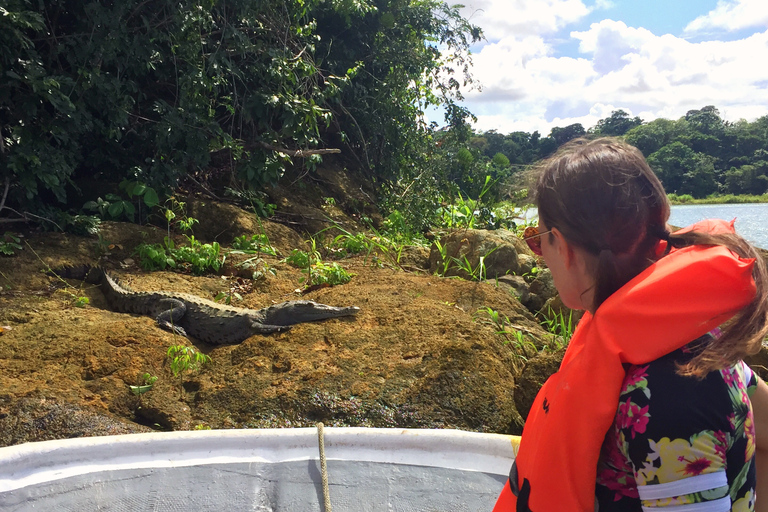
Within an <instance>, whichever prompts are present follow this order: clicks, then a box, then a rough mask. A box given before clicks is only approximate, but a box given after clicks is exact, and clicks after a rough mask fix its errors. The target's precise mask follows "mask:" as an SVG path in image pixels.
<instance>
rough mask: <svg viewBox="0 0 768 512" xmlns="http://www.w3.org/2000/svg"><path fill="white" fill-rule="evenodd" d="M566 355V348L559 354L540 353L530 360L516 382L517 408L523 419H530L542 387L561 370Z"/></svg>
mask: <svg viewBox="0 0 768 512" xmlns="http://www.w3.org/2000/svg"><path fill="white" fill-rule="evenodd" d="M564 355H565V348H562V349H560V350H558V351H557V352H546V351H544V352H539V354H538V355H536V356H535V357H533V358H531V359H529V360H528V363H527V364H526V365H525V367H524V368H523V371H522V372H521V373H520V376H519V377H517V379H516V380H515V384H516V386H515V407H516V408H517V412H518V413H519V414H520V416H522V417H523V419H525V418H527V417H528V413H529V412H530V410H531V405H533V401H534V400H535V399H536V394H537V393H538V392H539V390H540V389H541V386H543V385H544V382H546V380H547V379H548V378H549V376H550V375H552V374H553V373H555V372H557V370H558V369H559V368H560V362H561V361H562V360H563V356H564Z"/></svg>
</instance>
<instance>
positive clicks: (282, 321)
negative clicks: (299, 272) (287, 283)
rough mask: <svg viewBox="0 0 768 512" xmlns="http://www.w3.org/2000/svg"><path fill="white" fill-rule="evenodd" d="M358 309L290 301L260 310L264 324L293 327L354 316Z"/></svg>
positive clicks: (307, 301)
mask: <svg viewBox="0 0 768 512" xmlns="http://www.w3.org/2000/svg"><path fill="white" fill-rule="evenodd" d="M359 311H360V308H358V307H356V306H348V307H337V306H328V305H326V304H320V303H318V302H314V301H311V300H292V301H288V302H283V303H281V304H275V305H274V306H270V307H268V308H265V309H262V310H260V313H263V314H264V320H262V321H263V322H264V323H265V324H271V325H294V324H298V323H303V322H313V321H315V320H325V319H327V318H337V317H341V316H351V315H356V314H357V313H358V312H359Z"/></svg>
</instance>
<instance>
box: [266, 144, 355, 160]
mask: <svg viewBox="0 0 768 512" xmlns="http://www.w3.org/2000/svg"><path fill="white" fill-rule="evenodd" d="M257 144H258V145H259V146H261V147H263V148H265V149H269V150H271V151H277V152H279V153H285V154H286V155H288V156H290V157H293V158H306V157H308V156H311V155H327V154H330V153H341V150H340V149H338V148H330V149H287V148H278V147H277V146H273V145H271V144H267V143H266V142H257Z"/></svg>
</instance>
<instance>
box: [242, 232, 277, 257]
mask: <svg viewBox="0 0 768 512" xmlns="http://www.w3.org/2000/svg"><path fill="white" fill-rule="evenodd" d="M232 248H233V249H235V250H237V251H242V252H245V253H263V254H269V255H271V256H277V251H276V250H275V248H274V247H272V246H271V245H270V244H269V237H268V236H267V235H266V233H259V234H254V235H251V236H250V237H249V236H248V235H241V236H238V237H235V239H234V240H233V241H232Z"/></svg>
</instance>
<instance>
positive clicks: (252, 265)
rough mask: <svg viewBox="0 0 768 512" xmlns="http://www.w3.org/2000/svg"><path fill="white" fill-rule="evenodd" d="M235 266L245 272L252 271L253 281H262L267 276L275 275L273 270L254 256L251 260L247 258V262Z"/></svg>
mask: <svg viewBox="0 0 768 512" xmlns="http://www.w3.org/2000/svg"><path fill="white" fill-rule="evenodd" d="M236 266H237V267H239V268H244V269H246V270H251V271H253V274H252V275H251V278H252V279H253V280H254V281H258V280H259V279H264V278H266V277H267V276H275V275H277V272H276V271H275V269H274V268H273V267H272V266H271V265H269V264H268V263H267V262H266V261H264V260H263V259H262V258H260V257H258V256H254V257H253V258H248V259H247V260H245V261H243V262H241V263H238V264H237V265H236Z"/></svg>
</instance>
